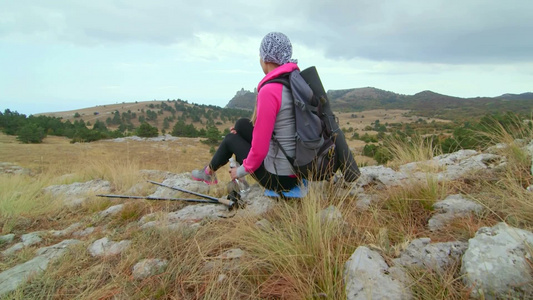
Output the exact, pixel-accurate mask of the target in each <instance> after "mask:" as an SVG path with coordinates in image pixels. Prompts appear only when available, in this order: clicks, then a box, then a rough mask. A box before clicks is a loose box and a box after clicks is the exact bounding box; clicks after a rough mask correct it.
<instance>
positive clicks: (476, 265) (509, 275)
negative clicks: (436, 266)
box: [461, 223, 533, 299]
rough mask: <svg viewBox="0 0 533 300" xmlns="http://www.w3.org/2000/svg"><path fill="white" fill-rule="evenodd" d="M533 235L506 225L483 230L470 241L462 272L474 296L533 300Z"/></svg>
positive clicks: (501, 224)
mask: <svg viewBox="0 0 533 300" xmlns="http://www.w3.org/2000/svg"><path fill="white" fill-rule="evenodd" d="M531 245H533V233H531V232H529V231H525V230H522V229H518V228H513V227H510V226H508V225H507V224H505V223H499V224H497V225H496V226H494V227H492V228H490V227H483V228H480V229H479V230H478V232H477V233H476V236H475V237H474V238H472V239H470V240H469V241H468V249H467V250H466V252H465V254H464V255H463V264H462V267H461V273H462V274H463V275H464V277H463V280H464V282H465V284H466V286H467V287H470V288H472V296H474V297H480V298H483V297H484V298H485V299H500V298H518V299H526V298H527V299H531V297H533V276H532V273H531V266H530V265H529V263H528V260H529V262H530V261H531V260H533V257H532V256H531Z"/></svg>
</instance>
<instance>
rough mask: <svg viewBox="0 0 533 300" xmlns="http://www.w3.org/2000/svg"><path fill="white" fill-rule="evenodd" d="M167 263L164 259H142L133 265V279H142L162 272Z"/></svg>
mask: <svg viewBox="0 0 533 300" xmlns="http://www.w3.org/2000/svg"><path fill="white" fill-rule="evenodd" d="M167 265H168V261H167V260H164V259H163V260H161V259H156V258H154V259H143V260H141V261H139V262H138V263H137V264H135V266H133V271H132V275H133V278H134V279H137V280H142V279H145V278H148V277H150V276H153V275H157V274H161V273H163V271H164V270H165V268H166V266H167Z"/></svg>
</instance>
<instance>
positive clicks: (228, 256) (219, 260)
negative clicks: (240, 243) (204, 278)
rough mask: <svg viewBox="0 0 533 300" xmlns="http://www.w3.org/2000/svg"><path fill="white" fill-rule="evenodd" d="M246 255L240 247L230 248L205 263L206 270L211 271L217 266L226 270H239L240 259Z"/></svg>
mask: <svg viewBox="0 0 533 300" xmlns="http://www.w3.org/2000/svg"><path fill="white" fill-rule="evenodd" d="M245 255H246V252H244V251H243V250H242V249H240V248H234V249H229V250H227V251H224V252H223V253H222V254H220V255H218V256H216V257H214V258H213V259H212V260H209V261H208V262H207V263H206V264H205V265H204V268H203V269H204V271H206V272H209V271H211V270H213V269H215V268H219V269H222V270H224V271H237V270H239V268H240V261H241V258H242V257H243V256H245Z"/></svg>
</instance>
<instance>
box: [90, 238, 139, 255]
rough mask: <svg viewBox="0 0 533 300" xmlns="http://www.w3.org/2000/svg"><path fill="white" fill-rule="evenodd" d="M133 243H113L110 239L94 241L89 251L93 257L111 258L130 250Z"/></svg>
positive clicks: (125, 241)
mask: <svg viewBox="0 0 533 300" xmlns="http://www.w3.org/2000/svg"><path fill="white" fill-rule="evenodd" d="M130 244H131V241H128V240H124V241H120V242H113V241H111V240H109V238H107V237H104V238H101V239H99V240H96V241H94V243H92V244H91V245H90V246H89V248H87V250H89V253H90V254H91V255H92V256H111V255H117V254H120V253H122V252H123V251H124V250H126V249H128V248H129V246H130Z"/></svg>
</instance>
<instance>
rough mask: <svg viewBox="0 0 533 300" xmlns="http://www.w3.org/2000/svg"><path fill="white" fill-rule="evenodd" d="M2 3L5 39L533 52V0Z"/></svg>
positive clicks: (475, 55)
mask: <svg viewBox="0 0 533 300" xmlns="http://www.w3.org/2000/svg"><path fill="white" fill-rule="evenodd" d="M0 6H2V10H1V11H2V12H1V13H0V20H1V21H0V39H2V38H3V39H18V40H24V39H31V40H34V41H39V42H65V43H73V44H76V45H87V46H91V45H92V46H95V45H113V44H121V43H148V44H161V45H175V44H180V43H185V44H191V43H195V42H197V41H195V40H196V39H198V37H199V35H200V37H202V36H201V35H203V37H205V36H211V37H213V36H222V35H224V36H229V37H231V38H233V39H235V40H243V39H253V40H254V41H255V42H256V43H257V42H258V41H259V40H260V39H261V37H262V36H263V35H264V34H265V33H267V32H269V31H283V32H286V33H287V34H288V35H289V37H290V38H291V39H292V40H293V41H295V42H298V43H302V44H305V45H307V46H308V47H314V48H320V49H323V50H324V54H325V55H326V56H328V57H331V58H333V59H339V58H345V59H352V58H362V59H370V60H375V61H411V62H413V61H421V62H431V63H451V64H462V63H506V62H517V61H518V62H519V61H527V60H531V59H532V58H533V39H531V38H529V36H530V33H531V32H533V19H532V18H531V17H530V12H531V11H533V1H525V0H510V1H492V0H469V1H457V0H436V1H426V0H399V1H389V2H387V3H384V2H382V1H373V0H355V1H354V0H338V1H334V2H332V1H320V0H313V1H304V0H299V1H290V2H289V1H281V0H274V1H269V2H268V3H267V2H264V3H263V2H259V1H208V0H199V1H194V2H190V1H166V0H153V1H140V0H130V1H125V0H117V1H107V0H93V1H81V0H73V1H62V0H50V1H29V0H18V1H8V2H5V1H4V2H3V3H2V4H0ZM232 50H236V49H232ZM236 51H238V49H237V50H236ZM207 59H209V57H208V58H207Z"/></svg>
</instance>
